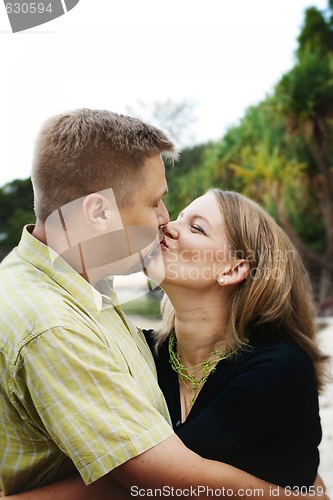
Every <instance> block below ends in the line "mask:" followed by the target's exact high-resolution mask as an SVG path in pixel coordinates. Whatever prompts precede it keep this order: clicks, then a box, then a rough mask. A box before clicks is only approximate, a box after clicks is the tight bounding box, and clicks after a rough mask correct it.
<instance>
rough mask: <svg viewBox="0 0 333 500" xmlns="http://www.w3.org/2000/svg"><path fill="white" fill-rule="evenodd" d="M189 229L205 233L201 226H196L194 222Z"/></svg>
mask: <svg viewBox="0 0 333 500" xmlns="http://www.w3.org/2000/svg"><path fill="white" fill-rule="evenodd" d="M191 229H193V230H194V231H197V232H198V233H201V234H206V233H205V231H204V230H203V229H202V227H200V226H197V225H196V224H192V226H191Z"/></svg>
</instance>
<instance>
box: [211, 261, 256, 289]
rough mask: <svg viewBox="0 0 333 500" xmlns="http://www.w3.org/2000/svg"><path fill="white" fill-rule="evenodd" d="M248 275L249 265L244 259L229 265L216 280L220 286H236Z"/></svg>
mask: <svg viewBox="0 0 333 500" xmlns="http://www.w3.org/2000/svg"><path fill="white" fill-rule="evenodd" d="M249 273H250V263H249V261H248V260H246V259H239V260H236V261H235V262H233V263H232V264H230V267H229V269H228V270H226V271H224V273H223V275H221V276H220V277H219V279H218V283H219V285H221V286H225V285H237V284H238V283H241V282H242V281H244V280H245V279H246V278H247V276H248V275H249Z"/></svg>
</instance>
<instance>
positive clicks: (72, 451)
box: [0, 109, 290, 499]
mask: <svg viewBox="0 0 333 500" xmlns="http://www.w3.org/2000/svg"><path fill="white" fill-rule="evenodd" d="M162 153H163V154H165V155H166V157H167V158H170V159H175V158H176V157H177V153H176V151H175V149H174V146H173V144H172V143H171V142H170V141H169V140H168V139H167V137H166V136H165V135H164V134H163V133H162V132H161V131H160V130H158V129H156V128H155V127H152V126H149V125H146V124H145V123H143V122H141V121H140V120H137V119H134V118H130V117H125V116H121V115H116V114H113V113H110V112H107V111H96V110H95V111H94V110H87V109H83V110H79V111H76V112H71V113H67V114H64V115H60V116H56V117H54V118H52V119H51V120H49V121H48V122H47V123H46V124H45V126H44V127H43V129H42V130H41V132H40V135H39V138H38V141H37V146H36V152H35V159H34V165H33V169H32V183H33V188H34V198H35V212H36V225H35V226H27V227H26V228H24V230H23V234H22V239H21V241H20V243H19V245H18V247H17V248H16V249H14V250H13V252H11V254H10V255H9V256H8V257H7V258H6V259H5V260H4V261H3V262H2V264H1V266H0V297H1V300H0V317H1V330H0V352H1V355H0V373H1V375H0V377H1V378H0V401H1V403H0V409H1V410H0V420H1V426H0V448H1V454H0V486H1V489H2V490H3V492H4V493H5V494H7V495H10V494H14V493H19V492H23V491H26V490H29V489H32V488H35V487H37V486H40V485H43V484H48V483H51V482H53V481H56V480H59V479H62V478H66V477H68V476H70V475H72V474H74V473H75V472H76V471H79V473H80V475H81V477H82V479H83V481H84V482H85V483H86V484H92V483H93V487H95V488H96V492H95V493H94V494H93V495H94V496H93V498H98V493H97V491H98V488H101V489H102V491H103V492H104V494H110V493H111V492H112V491H118V490H117V488H118V489H119V491H118V493H116V495H117V496H116V498H121V494H124V495H125V497H126V495H127V493H126V491H125V490H130V489H131V487H137V488H142V489H146V488H163V487H164V486H166V485H167V486H169V487H174V488H179V489H184V491H185V489H186V488H191V487H192V488H193V487H194V488H195V487H199V486H200V487H202V486H207V487H210V488H212V489H220V488H222V487H225V488H228V489H229V491H230V490H231V489H233V490H234V496H237V495H238V494H239V495H240V496H242V495H243V494H244V493H243V491H244V490H246V489H248V488H262V489H263V491H264V496H267V497H269V496H271V490H270V486H269V485H268V484H266V483H263V482H261V481H259V480H257V479H255V478H253V477H251V476H249V475H247V474H245V473H243V472H241V471H238V470H236V469H234V468H232V467H229V466H227V465H225V464H221V463H217V462H213V461H208V460H204V459H202V458H201V457H199V456H197V455H196V454H194V453H193V452H191V451H190V450H188V449H187V448H186V447H185V446H184V445H183V444H182V443H181V441H180V440H179V439H178V438H177V436H176V435H175V434H174V433H173V431H172V429H171V426H170V421H169V415H168V411H167V408H166V404H165V401H164V398H163V396H162V394H161V392H160V390H159V387H158V385H157V381H156V376H155V371H154V364H153V361H152V359H151V356H150V352H149V350H148V348H147V346H146V344H145V342H144V339H143V337H142V335H141V334H140V332H138V331H137V330H136V329H135V328H134V327H133V325H131V324H130V322H129V321H128V320H127V318H125V316H124V315H123V313H122V311H121V309H120V307H119V304H118V303H117V298H116V296H115V294H114V292H113V290H112V283H110V279H109V278H108V276H110V275H112V274H126V273H129V272H132V271H134V270H137V269H138V268H144V267H145V260H146V259H147V258H148V257H149V253H150V252H151V251H156V249H158V245H159V237H158V227H159V226H161V225H163V224H166V223H167V222H168V212H167V210H166V208H165V206H164V204H163V201H162V198H163V195H164V194H165V193H166V191H167V183H166V179H165V171H164V164H163V161H162V158H161V154H162ZM82 484H83V483H82ZM77 488H79V489H78V490H75V491H76V492H78V493H77V494H78V496H79V498H84V495H85V492H86V491H94V490H91V489H90V490H89V488H85V487H84V486H80V484H79V482H78V483H77ZM80 488H81V489H80ZM113 488H114V489H113ZM122 488H123V489H124V490H122ZM120 491H122V493H120ZM135 491H138V490H135ZM66 493H67V494H68V495H69V496H68V498H71V499H72V498H74V497H73V495H74V493H73V491H72V490H70V488H68V490H67V492H66V491H65V492H64V495H66ZM206 494H207V493H206V492H203V495H202V498H205V496H204V495H206ZM207 496H211V494H210V495H208V494H207ZM229 496H230V495H229ZM288 496H290V495H288ZM62 498H66V496H63V497H62Z"/></svg>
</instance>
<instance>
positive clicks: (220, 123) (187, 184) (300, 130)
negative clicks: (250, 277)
mask: <svg viewBox="0 0 333 500" xmlns="http://www.w3.org/2000/svg"><path fill="white" fill-rule="evenodd" d="M179 3H180V2H174V1H170V3H168V4H167V5H165V7H164V8H165V12H163V9H162V8H161V6H157V5H156V4H155V3H154V2H152V1H150V0H145V1H144V2H141V3H140V6H139V5H138V3H137V2H134V1H127V2H126V1H125V2H122V4H121V5H119V6H118V4H119V2H117V10H116V9H115V7H113V6H112V5H111V3H110V2H109V3H107V2H105V1H103V0H100V2H99V7H98V9H99V10H97V7H96V3H95V7H92V5H91V4H92V2H88V1H87V0H81V1H80V3H79V5H78V6H77V7H75V9H73V10H72V11H71V12H70V13H68V14H67V15H66V16H63V17H62V18H59V19H58V20H55V21H54V22H52V23H49V24H48V25H45V26H44V27H41V28H39V29H35V30H33V31H29V32H26V33H19V34H16V35H12V34H10V33H9V31H8V26H7V24H6V23H7V22H8V21H7V19H6V17H5V12H4V13H2V14H4V15H2V17H1V16H0V30H1V29H2V30H3V31H0V48H1V49H2V58H3V62H2V64H3V67H4V72H3V73H2V81H1V85H2V93H1V99H2V104H1V109H2V113H1V116H0V133H1V138H2V140H1V141H2V144H1V148H0V149H1V151H0V164H1V175H0V221H1V222H0V260H2V259H3V258H4V257H5V255H6V254H7V253H8V252H9V251H10V250H11V249H12V248H13V247H14V246H16V244H17V243H18V241H19V239H20V235H21V230H22V226H23V225H25V224H27V223H32V222H34V214H33V201H32V199H33V198H32V188H31V182H30V177H29V175H30V166H31V160H32V156H33V142H34V139H35V136H36V134H37V132H38V129H39V127H40V125H41V122H42V121H44V120H45V119H46V118H48V116H50V115H52V114H55V113H59V112H62V111H64V110H67V109H73V108H77V107H95V108H106V109H110V110H112V111H116V112H120V113H128V114H131V115H135V116H138V117H140V118H142V119H144V120H146V121H149V122H151V123H153V124H155V125H157V126H159V127H160V128H162V129H163V130H164V131H166V132H167V133H168V134H169V135H170V136H171V138H172V139H173V140H174V141H175V143H176V144H177V145H178V147H179V149H180V152H181V155H180V163H179V165H177V166H176V167H174V168H168V169H167V178H168V185H169V192H168V194H167V196H166V199H165V201H166V205H167V206H168V209H169V212H170V217H171V219H172V218H173V217H175V216H177V214H178V212H179V211H180V210H181V209H182V208H183V207H184V206H185V205H187V204H188V203H190V202H191V201H192V199H193V198H195V197H197V196H199V195H201V194H203V193H204V192H205V191H206V190H207V189H208V188H210V187H212V186H219V187H221V188H223V189H228V190H237V191H239V192H241V193H243V194H245V195H247V196H249V197H250V198H252V199H254V200H256V201H257V202H259V203H260V204H261V205H262V206H263V207H264V208H265V209H266V210H268V212H269V213H270V214H271V215H272V216H273V217H274V218H275V219H276V220H277V221H278V222H279V224H280V225H281V226H282V227H283V228H284V229H285V230H286V232H287V233H288V234H289V236H290V238H291V239H292V240H293V242H294V244H295V245H296V247H297V248H298V250H299V252H300V253H301V255H302V257H303V259H304V262H305V265H306V267H307V269H308V271H309V273H310V276H311V281H312V284H313V289H314V294H315V298H316V303H317V310H318V318H317V319H318V324H319V325H320V341H321V343H322V345H323V348H324V349H325V350H326V352H328V353H331V354H333V319H332V318H333V140H332V138H333V134H332V132H333V0H322V1H320V0H318V1H315V2H313V3H309V2H305V1H297V0H293V2H290V1H289V0H288V1H284V0H283V1H281V2H278V3H279V6H277V5H275V4H276V2H273V1H271V2H269V1H266V2H261V1H259V0H255V1H253V2H250V4H251V5H249V2H245V1H244V0H242V1H239V2H233V5H232V6H231V5H230V3H231V2H228V6H226V5H220V3H221V2H218V1H215V0H214V1H212V0H208V1H207V2H205V3H204V4H202V3H199V2H196V1H194V2H188V1H186V0H184V1H183V2H182V3H181V5H178V4H179ZM222 4H226V2H222ZM118 7H119V8H118ZM46 30H50V31H46ZM52 30H53V31H52ZM136 283H137V285H136V288H135V287H134V288H135V291H134V293H133V290H134V288H133V286H132V285H131V286H130V287H128V286H127V285H126V284H122V283H121V281H120V283H119V287H120V289H121V293H123V294H124V295H123V297H124V298H123V299H122V303H123V306H124V309H125V311H126V312H128V313H129V314H130V315H131V317H132V318H133V319H134V321H135V322H136V324H137V325H138V326H142V327H156V328H157V327H158V322H159V301H160V298H161V292H160V290H159V289H158V288H155V289H154V290H153V291H151V292H149V293H148V290H149V287H148V288H147V286H148V285H147V283H146V282H145V280H142V277H141V278H140V280H139V279H138V281H137V282H136ZM132 284H133V282H132ZM332 387H333V386H332V383H329V384H328V386H327V390H326V392H325V394H324V395H323V396H322V398H321V408H322V420H323V427H324V440H323V445H322V465H321V472H322V474H323V477H324V479H325V481H326V483H327V485H328V486H329V487H330V489H331V494H333V479H332V477H333V474H332V472H333V412H332V406H333V389H332Z"/></svg>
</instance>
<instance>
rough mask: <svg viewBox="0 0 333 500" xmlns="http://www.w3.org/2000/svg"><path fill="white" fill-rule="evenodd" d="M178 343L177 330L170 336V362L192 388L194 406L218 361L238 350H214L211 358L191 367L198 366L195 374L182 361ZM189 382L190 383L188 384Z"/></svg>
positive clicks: (184, 382) (182, 379)
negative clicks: (198, 393) (226, 351)
mask: <svg viewBox="0 0 333 500" xmlns="http://www.w3.org/2000/svg"><path fill="white" fill-rule="evenodd" d="M176 343H177V339H176V334H175V332H172V333H171V334H170V336H169V356H170V358H169V363H170V365H171V367H172V369H173V370H174V371H175V372H176V373H178V375H179V380H180V381H181V382H182V383H183V384H184V385H185V387H188V388H189V389H192V397H191V399H190V404H191V406H193V404H194V401H195V398H196V397H197V392H198V390H199V389H200V387H201V386H202V385H203V384H204V383H205V382H206V380H207V379H208V376H209V375H210V374H211V373H213V372H214V371H215V370H216V366H217V364H218V362H219V361H221V359H227V358H230V357H231V356H232V355H233V354H235V353H236V351H231V352H229V353H227V354H226V353H225V351H222V352H219V351H215V350H214V351H212V352H211V353H210V358H209V359H207V360H205V361H202V362H201V363H199V364H198V365H195V366H192V367H191V368H192V369H193V368H196V370H195V371H194V372H193V375H190V373H189V371H188V368H187V367H186V366H184V365H183V364H182V363H181V357H180V355H179V354H178V352H177V351H176V349H175V346H176ZM212 358H213V359H212ZM199 371H200V375H199V376H198V377H196V376H195V374H196V373H198V372H199ZM188 382H189V384H190V385H188Z"/></svg>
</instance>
